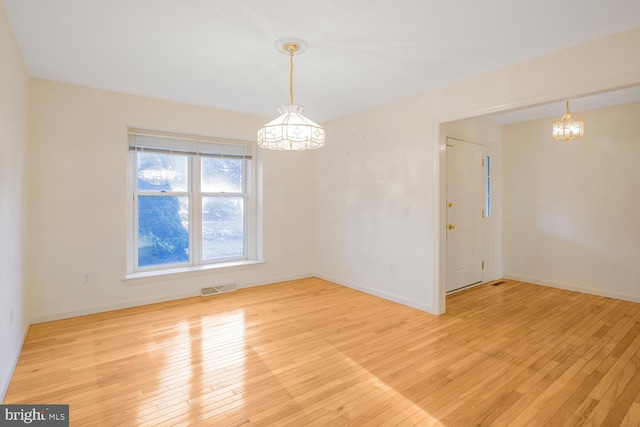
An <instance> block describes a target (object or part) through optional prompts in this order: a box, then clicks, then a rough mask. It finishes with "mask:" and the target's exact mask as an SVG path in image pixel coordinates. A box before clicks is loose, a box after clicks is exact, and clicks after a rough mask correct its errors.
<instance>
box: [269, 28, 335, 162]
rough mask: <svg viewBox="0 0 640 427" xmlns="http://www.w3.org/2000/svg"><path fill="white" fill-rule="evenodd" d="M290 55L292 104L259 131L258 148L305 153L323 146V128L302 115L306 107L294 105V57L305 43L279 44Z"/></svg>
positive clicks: (290, 41)
mask: <svg viewBox="0 0 640 427" xmlns="http://www.w3.org/2000/svg"><path fill="white" fill-rule="evenodd" d="M276 47H278V48H281V49H282V50H283V51H284V53H287V54H288V55H289V105H283V106H281V107H280V108H278V112H279V113H280V117H278V118H277V119H275V120H272V121H270V122H269V123H267V124H266V125H264V126H262V128H261V129H260V130H259V131H258V146H259V147H261V148H268V149H270V150H278V151H302V150H311V149H315V148H320V147H322V146H323V145H324V128H323V127H322V126H320V125H318V124H317V123H315V122H313V121H311V120H309V119H307V118H306V117H305V116H303V115H302V111H303V110H304V107H303V106H301V105H295V104H294V103H293V55H294V54H296V53H302V48H304V47H306V43H305V42H304V41H302V40H292V39H282V40H278V41H277V42H276Z"/></svg>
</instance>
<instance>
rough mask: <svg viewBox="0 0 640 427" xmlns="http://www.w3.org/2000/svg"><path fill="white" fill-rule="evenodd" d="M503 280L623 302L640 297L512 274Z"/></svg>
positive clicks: (635, 300) (505, 275)
mask: <svg viewBox="0 0 640 427" xmlns="http://www.w3.org/2000/svg"><path fill="white" fill-rule="evenodd" d="M503 277H504V278H505V279H509V280H516V281H519V282H527V283H531V284H533V285H541V286H549V287H551V288H557V289H564V290H565V291H575V292H582V293H583V294H591V295H597V296H600V297H608V298H615V299H619V300H623V301H631V302H640V296H638V295H628V294H621V293H618V292H609V291H606V290H603V289H595V288H589V287H584V286H578V285H572V284H568V283H560V282H549V281H547V280H541V279H535V278H533V277H524V276H517V275H513V274H506V273H505V274H504V276H503Z"/></svg>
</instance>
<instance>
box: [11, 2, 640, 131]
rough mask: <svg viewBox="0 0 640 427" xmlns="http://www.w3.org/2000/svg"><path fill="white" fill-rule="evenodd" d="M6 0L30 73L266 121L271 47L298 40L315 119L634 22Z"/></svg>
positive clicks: (391, 9) (630, 18)
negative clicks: (303, 47) (302, 43)
mask: <svg viewBox="0 0 640 427" xmlns="http://www.w3.org/2000/svg"><path fill="white" fill-rule="evenodd" d="M2 3H3V5H4V7H5V9H6V11H7V14H8V16H9V19H10V22H11V26H12V28H13V32H14V34H15V36H16V39H17V42H18V45H19V47H20V49H21V51H22V55H23V57H24V60H25V63H26V65H27V68H28V71H29V73H30V75H31V76H33V77H36V78H43V79H49V80H55V81H60V82H67V83H73V84H78V85H84V86H90V87H95V88H101V89H108V90H114V91H119V92H125V93H132V94H139V95H145V96H150V97H156V98H162V99H168V100H174V101H180V102H186V103H190V104H197V105H204V106H209V107H215V108H221V109H225V110H231V111H239V112H245V113H252V114H259V115H263V116H267V117H272V116H276V115H277V112H276V107H277V106H279V105H280V104H287V103H288V95H289V94H288V65H289V64H288V59H287V57H286V56H284V55H281V54H280V53H278V52H277V51H276V48H275V47H274V42H275V41H276V40H277V39H280V38H284V37H296V38H301V39H303V40H306V41H307V43H308V45H309V47H308V49H307V51H306V52H305V53H304V54H302V55H300V56H296V58H295V73H294V92H295V93H294V94H295V98H296V103H297V104H301V105H305V106H306V114H307V116H308V117H309V118H311V119H313V120H315V121H319V122H322V121H325V120H328V119H331V118H335V117H339V116H342V115H346V114H348V113H352V112H355V111H359V110H363V109H366V108H369V107H373V106H376V105H380V104H383V103H386V102H389V101H392V100H395V99H399V98H403V97H407V96H410V95H414V94H416V93H419V92H422V91H425V90H427V89H430V88H433V87H437V86H441V85H444V84H447V83H451V82H454V81H458V80H462V79H465V78H468V77H472V76H474V75H478V74H481V73H484V72H487V71H490V70H494V69H497V68H500V67H504V66H507V65H510V64H513V63H517V62H521V61H524V60H527V59H530V58H534V57H537V56H540V55H543V54H546V53H549V52H553V51H557V50H561V49H564V48H567V47H570V46H573V45H576V44H580V43H583V42H586V41H589V40H592V39H596V38H600V37H604V36H606V35H609V34H613V33H616V32H620V31H624V30H628V29H631V28H636V27H640V1H638V0H608V1H602V0H563V1H558V0H535V1H532V0H528V1H521V0H485V1H482V2H481V1H473V0H448V1H443V0H395V1H390V0H325V1H313V2H312V1H308V0H298V1H292V0H2ZM551 71H552V70H550V72H551ZM576 103H577V101H576ZM563 111H564V107H563V106H561V107H560V109H559V111H557V112H556V111H554V112H553V113H551V115H553V114H560V113H562V112H563Z"/></svg>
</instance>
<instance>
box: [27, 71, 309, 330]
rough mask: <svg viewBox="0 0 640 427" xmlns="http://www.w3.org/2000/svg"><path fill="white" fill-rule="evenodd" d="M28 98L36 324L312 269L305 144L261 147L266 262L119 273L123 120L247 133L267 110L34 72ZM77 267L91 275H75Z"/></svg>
mask: <svg viewBox="0 0 640 427" xmlns="http://www.w3.org/2000/svg"><path fill="white" fill-rule="evenodd" d="M211 96H215V94H212V95H211ZM30 107H31V108H30V111H31V114H30V150H29V168H30V198H29V221H30V228H31V232H30V236H29V238H30V240H29V244H30V248H31V249H30V256H29V266H30V271H31V277H30V281H31V288H32V290H33V298H32V316H33V317H32V321H33V322H38V321H44V320H50V319H55V318H61V317H67V316H71V315H77V314H84V313H90V312H96V311H103V310H106V309H113V308H119V307H126V306H131V305H136V304H141V303H144V302H152V301H159V300H164V299H170V298H175V297H180V296H188V295H195V294H196V293H197V292H198V290H199V288H200V287H203V286H210V285H214V284H220V283H228V282H236V283H237V284H238V286H239V287H243V286H251V285H257V284H264V283H270V282H276V281H280V280H286V279H290V278H298V277H305V276H309V275H311V274H312V273H313V268H312V256H311V254H312V251H313V247H314V233H313V230H314V221H315V207H314V198H313V193H312V192H311V191H309V190H310V189H312V188H313V179H314V173H313V169H314V163H313V157H312V154H311V153H274V152H267V151H260V152H259V155H260V156H262V161H261V170H262V178H263V186H264V203H263V221H264V258H265V260H266V262H267V263H266V265H264V266H262V267H258V268H251V269H241V270H235V271H231V272H224V273H220V272H218V273H215V272H211V273H210V274H206V275H202V276H197V277H188V278H181V279H172V280H156V281H154V282H153V283H143V284H134V285H131V284H125V283H124V282H123V281H122V278H123V277H124V276H125V275H126V273H127V271H126V253H127V240H126V224H127V215H128V212H127V197H126V194H127V159H128V155H129V153H128V146H127V127H136V128H142V129H153V130H161V131H170V132H176V133H183V134H195V135H208V136H214V137H220V138H229V139H241V140H248V141H254V140H255V135H256V131H257V129H258V128H259V127H260V126H262V125H263V124H264V123H265V122H266V121H268V120H269V118H264V117H257V116H250V115H245V114H238V113H231V112H224V111H219V110H213V109H209V108H203V107H196V106H190V105H185V104H179V103H174V102H167V101H159V100H154V99H150V98H144V97H138V96H132V95H124V94H119V93H114V92H108V91H102V90H96V89H89V88H84V87H79V86H73V85H67V84H62V83H54V82H50V81H43V80H35V79H34V80H32V84H31V96H30ZM289 252H291V257H289ZM84 273H89V274H90V277H91V283H90V284H89V285H83V283H82V274H84Z"/></svg>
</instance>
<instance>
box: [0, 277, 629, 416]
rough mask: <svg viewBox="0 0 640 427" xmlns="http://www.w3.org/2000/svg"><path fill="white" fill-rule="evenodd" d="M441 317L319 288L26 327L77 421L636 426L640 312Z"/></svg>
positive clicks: (518, 304)
mask: <svg viewBox="0 0 640 427" xmlns="http://www.w3.org/2000/svg"><path fill="white" fill-rule="evenodd" d="M447 308H448V311H447V314H445V315H443V316H433V315H429V314H426V313H423V312H420V311H418V310H414V309H411V308H408V307H404V306H401V305H398V304H395V303H392V302H388V301H385V300H381V299H378V298H376V297H373V296H369V295H366V294H363V293H360V292H356V291H353V290H350V289H347V288H344V287H341V286H337V285H334V284H331V283H328V282H325V281H322V280H319V279H313V278H312V279H305V280H299V281H293V282H287V283H281V284H276V285H270V286H263V287H258V288H252V289H246V290H241V291H238V292H236V293H229V294H225V295H221V296H217V297H209V298H205V299H201V298H190V299H185V300H180V301H174V302H170V303H163V304H155V305H150V306H145V307H138V308H134V309H127V310H120V311H114V312H109V313H102V314H97V315H91V316H84V317H77V318H74V319H67V320H62V321H57V322H50V323H44V324H38V325H33V326H32V327H31V329H30V331H29V335H28V337H27V340H26V343H25V345H24V349H23V352H22V355H21V357H20V360H19V363H18V366H17V369H16V371H15V375H14V377H13V380H12V382H11V384H10V387H9V390H8V393H7V396H6V399H5V403H47V404H54V403H68V404H70V405H71V406H70V410H71V425H72V426H84V425H101V426H136V425H149V426H156V425H167V426H169V425H180V426H218V425H219V426H225V425H243V424H247V425H264V426H273V425H277V426H284V425H293V426H307V425H353V426H363V425H372V426H383V425H384V426H387V425H388V426H395V425H407V426H414V425H443V426H472V425H492V426H506V425H513V426H520V425H540V426H554V425H569V426H575V425H588V426H600V425H607V426H618V425H627V426H638V425H640V394H639V391H640V370H639V369H638V368H639V365H640V352H639V351H638V350H639V349H640V304H634V303H630V302H624V301H619V300H614V299H608V298H602V297H596V296H591V295H585V294H580V293H575V292H567V291H561V290H557V289H552V288H545V287H540V286H535V285H530V284H525V283H518V282H511V281H506V283H504V284H501V285H498V286H492V285H491V284H487V285H483V286H480V287H477V288H474V289H470V290H468V291H465V292H462V293H459V294H456V295H453V296H450V297H448V298H447Z"/></svg>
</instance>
